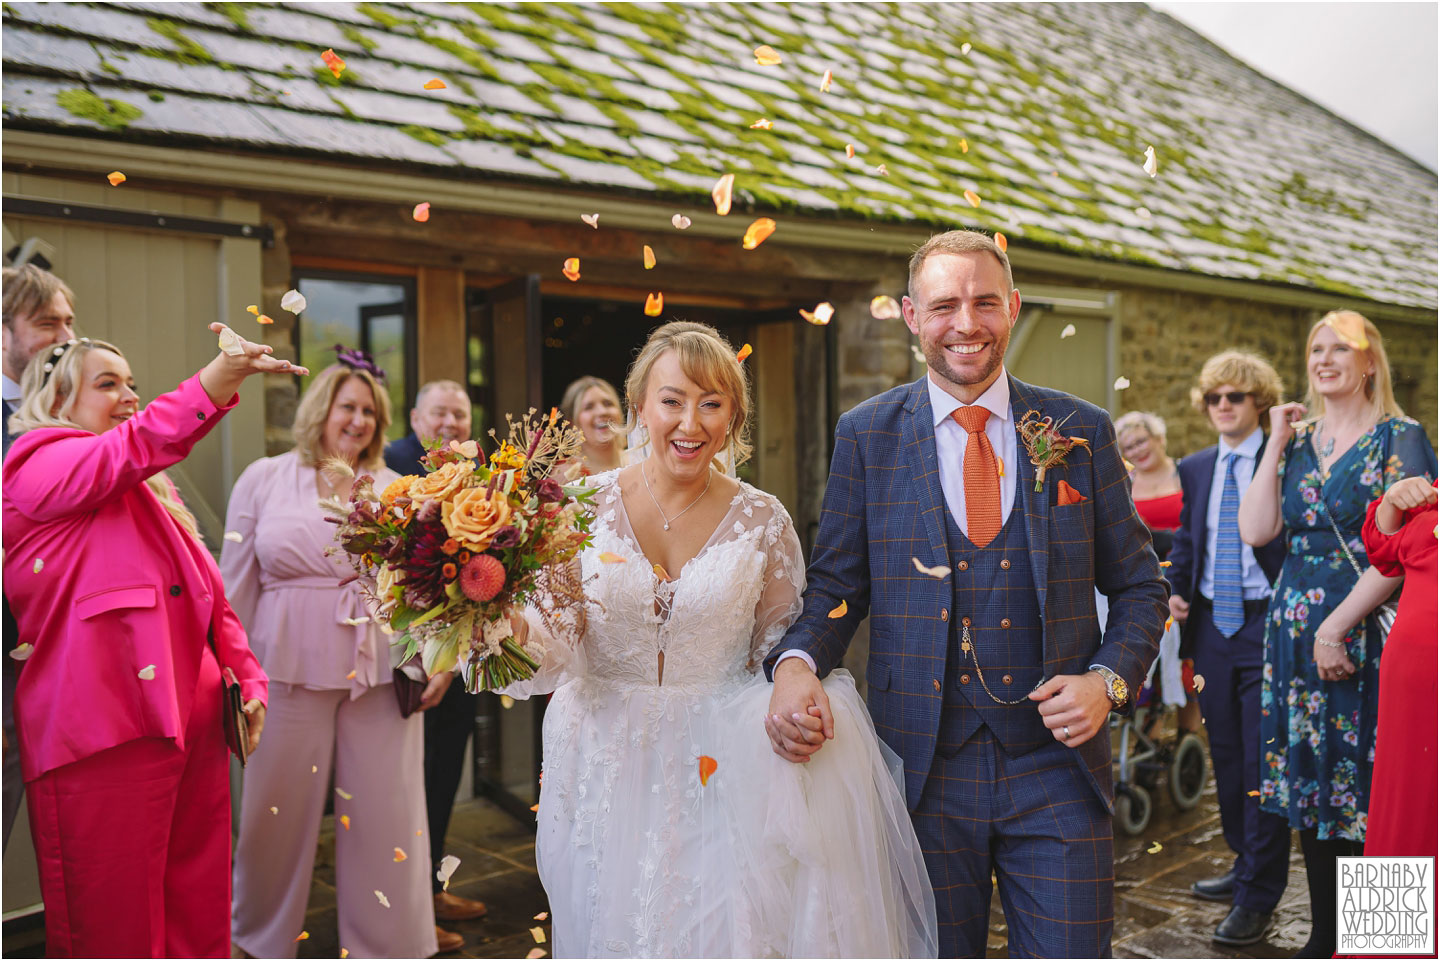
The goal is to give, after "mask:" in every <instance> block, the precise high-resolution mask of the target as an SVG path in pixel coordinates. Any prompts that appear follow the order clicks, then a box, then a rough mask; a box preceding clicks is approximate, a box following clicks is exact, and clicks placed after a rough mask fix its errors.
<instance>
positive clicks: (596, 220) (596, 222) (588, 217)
mask: <svg viewBox="0 0 1440 961" xmlns="http://www.w3.org/2000/svg"><path fill="white" fill-rule="evenodd" d="M580 219H581V220H583V221H585V222H586V223H587V224H589V225H590V226H591V227H594V228H595V229H596V230H599V229H600V215H599V214H581V215H580Z"/></svg>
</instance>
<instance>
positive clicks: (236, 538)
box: [225, 531, 245, 544]
mask: <svg viewBox="0 0 1440 961" xmlns="http://www.w3.org/2000/svg"><path fill="white" fill-rule="evenodd" d="M225 539H226V540H227V541H230V542H232V543H235V544H239V543H241V542H242V541H244V540H245V535H244V534H242V533H240V532H239V531H226V532H225Z"/></svg>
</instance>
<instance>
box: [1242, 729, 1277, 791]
mask: <svg viewBox="0 0 1440 961" xmlns="http://www.w3.org/2000/svg"><path fill="white" fill-rule="evenodd" d="M1271 740H1272V741H1273V740H1274V738H1271ZM1245 793H1246V794H1248V795H1249V796H1250V797H1259V796H1260V792H1259V791H1246V792H1245Z"/></svg>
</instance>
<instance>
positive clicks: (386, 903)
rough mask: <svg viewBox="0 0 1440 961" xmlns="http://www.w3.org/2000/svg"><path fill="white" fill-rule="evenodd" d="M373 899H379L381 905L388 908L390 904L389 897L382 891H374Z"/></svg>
mask: <svg viewBox="0 0 1440 961" xmlns="http://www.w3.org/2000/svg"><path fill="white" fill-rule="evenodd" d="M375 900H377V901H379V902H380V904H381V905H382V906H383V907H387V908H388V907H389V906H390V899H389V898H387V897H386V896H385V892H383V891H376V892H375Z"/></svg>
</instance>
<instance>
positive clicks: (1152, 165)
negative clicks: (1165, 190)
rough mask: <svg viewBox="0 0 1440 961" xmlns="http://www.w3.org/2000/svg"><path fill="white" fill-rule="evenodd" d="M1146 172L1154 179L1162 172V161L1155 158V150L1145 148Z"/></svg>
mask: <svg viewBox="0 0 1440 961" xmlns="http://www.w3.org/2000/svg"><path fill="white" fill-rule="evenodd" d="M1144 166H1145V172H1146V173H1147V174H1149V175H1150V176H1151V177H1152V178H1153V177H1154V176H1155V175H1156V174H1157V173H1159V172H1160V161H1159V160H1158V159H1156V157H1155V148H1154V147H1146V148H1145V164H1144Z"/></svg>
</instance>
